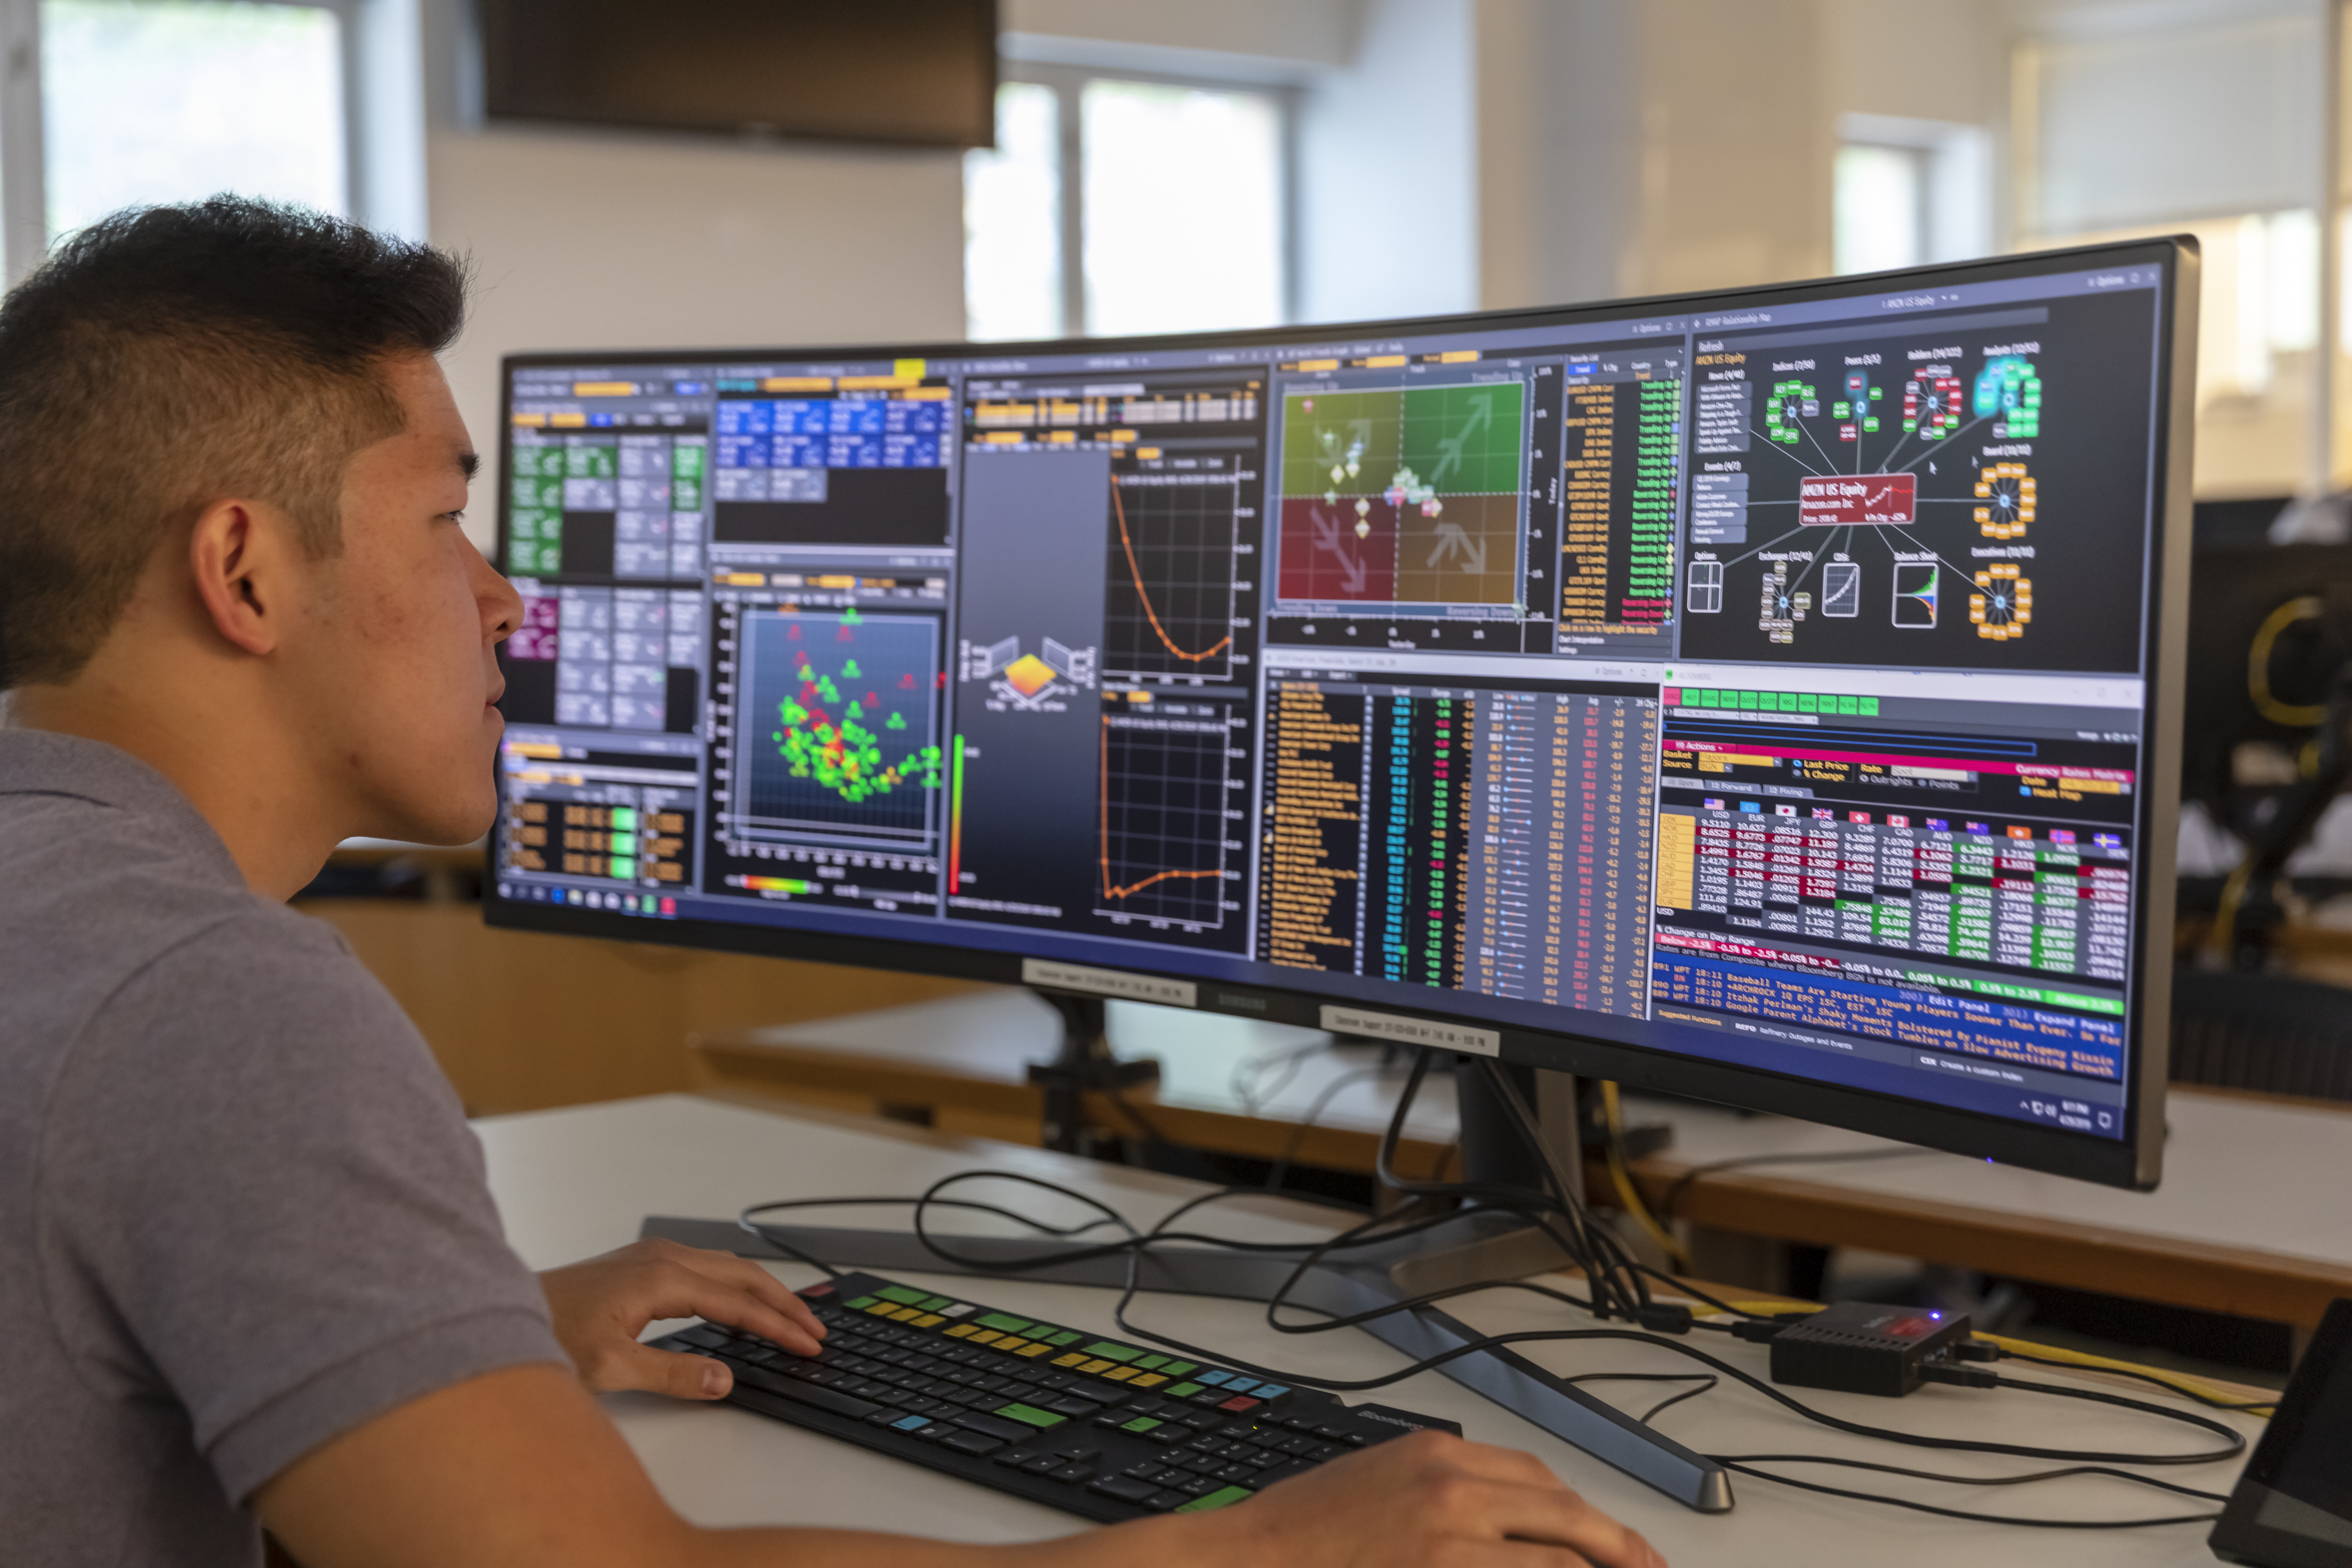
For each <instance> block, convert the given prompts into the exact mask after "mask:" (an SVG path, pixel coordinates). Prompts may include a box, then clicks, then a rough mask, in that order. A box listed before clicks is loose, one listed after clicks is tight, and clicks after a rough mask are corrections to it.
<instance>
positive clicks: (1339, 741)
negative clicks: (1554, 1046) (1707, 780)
mask: <svg viewBox="0 0 2352 1568" xmlns="http://www.w3.org/2000/svg"><path fill="white" fill-rule="evenodd" d="M1657 723H1658V720H1657V710H1656V705H1655V703H1654V701H1650V700H1645V699H1644V698H1642V697H1638V696H1634V695H1630V694H1625V693H1616V692H1609V691H1604V690H1597V689H1596V690H1568V691H1562V690H1560V689H1558V687H1557V685H1556V684H1554V685H1552V686H1547V687H1544V688H1540V689H1538V687H1537V686H1536V684H1535V683H1532V682H1529V683H1527V684H1526V686H1525V687H1524V689H1496V688H1492V687H1482V688H1479V689H1465V688H1445V689H1433V688H1420V687H1367V686H1358V685H1349V684H1340V683H1323V682H1313V681H1292V682H1286V683H1284V684H1282V685H1281V686H1280V688H1279V689H1278V693H1277V698H1276V702H1275V703H1274V705H1273V713H1272V719H1271V722H1270V724H1269V733H1268V735H1267V737H1266V742H1267V747H1268V752H1267V759H1268V761H1267V772H1266V784H1267V800H1266V812H1265V829H1264V839H1263V844H1262V849H1263V854H1262V856H1261V858H1260V866H1261V876H1262V879H1263V885H1262V889H1261V897H1260V910H1261V916H1260V936H1259V951H1260V955H1261V956H1262V957H1264V958H1265V960H1266V961H1268V962H1269V963H1278V964H1285V965H1287V966H1290V967H1293V968H1304V969H1317V970H1324V971H1333V972H1339V973H1357V974H1360V975H1363V976H1365V977H1367V978H1369V979H1377V980H1387V981H1392V982H1397V983H1400V984H1417V985H1426V986H1436V987H1457V988H1461V989H1465V990H1470V991H1475V992H1480V993H1484V994H1490V995H1496V996H1508V997H1514V998H1519V999H1524V1000H1527V1001H1531V1002H1542V1003H1547V1004H1550V1005H1564V1006H1575V1007H1584V1008H1590V1009H1592V1010H1595V1011H1599V1012H1605V1013H1612V1014H1616V1015H1619V1016H1632V1017H1638V1016H1641V1015H1642V1013H1643V1010H1644V1007H1645V1001H1646V980H1647V963H1646V958H1647V949H1648V940H1649V921H1648V914H1647V910H1648V897H1649V865H1650V852H1651V829H1650V828H1649V826H1647V822H1646V814H1645V813H1643V812H1642V811H1641V810H1639V809H1638V805H1639V803H1641V802H1643V801H1644V800H1646V799H1647V798H1648V796H1649V794H1650V792H1651V789H1652V787H1653V783H1654V778H1653V774H1654V763H1653V760H1652V759H1653V758H1654V756H1655V754H1656V742H1657ZM1629 805H1631V806H1633V807H1635V809H1631V810H1628V809H1626V807H1628V806H1629Z"/></svg>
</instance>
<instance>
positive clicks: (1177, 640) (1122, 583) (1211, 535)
mask: <svg viewBox="0 0 2352 1568" xmlns="http://www.w3.org/2000/svg"><path fill="white" fill-rule="evenodd" d="M1240 489H1241V480H1240V478H1239V476H1238V475H1236V474H1234V473H1231V472H1225V473H1199V474H1190V473H1166V474H1159V473H1151V474H1115V475H1114V476H1113V477H1112V479H1111V487H1110V512H1111V539H1110V549H1109V552H1108V553H1109V559H1110V573H1109V577H1108V582H1107V583H1106V584H1105V588H1106V592H1105V595H1104V605H1103V669H1104V672H1105V673H1106V674H1107V675H1109V676H1112V677H1129V678H1139V679H1151V678H1159V677H1171V676H1188V675H1190V676H1201V677H1204V678H1207V679H1217V680H1223V679H1226V678H1228V677H1230V676H1231V675H1232V674H1233V669H1234V658H1233V656H1234V614H1235V611H1236V598H1237V595H1236V593H1235V590H1234V551H1235V548H1236V547H1237V546H1238V545H1239V543H1240V542H1241V541H1240V532H1239V530H1240V526H1241V519H1240V506H1241V497H1240Z"/></svg>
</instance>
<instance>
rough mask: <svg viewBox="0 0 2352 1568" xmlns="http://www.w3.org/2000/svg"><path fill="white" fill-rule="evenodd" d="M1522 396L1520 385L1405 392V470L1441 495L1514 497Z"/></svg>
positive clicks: (1444, 387) (1428, 388)
mask: <svg viewBox="0 0 2352 1568" xmlns="http://www.w3.org/2000/svg"><path fill="white" fill-rule="evenodd" d="M1524 395H1525V389H1524V388H1522V387H1521V386H1520V384H1518V383H1517V382H1516V381H1504V382H1488V383H1486V384H1481V385H1477V386H1432V387H1424V388H1420V389H1416V390H1413V391H1409V392H1407V393H1406V394H1405V395H1404V442H1403V445H1404V466H1405V467H1406V468H1411V469H1412V471H1413V472H1414V473H1416V474H1418V475H1420V476H1421V481H1422V483H1423V484H1425V485H1432V486H1434V487H1435V488H1436V489H1437V492H1438V493H1439V494H1440V495H1477V494H1481V493H1492V492H1494V491H1497V490H1507V491H1513V492H1516V491H1517V489H1518V488H1519V458H1520V453H1521V446H1520V441H1519V412H1520V409H1519V404H1520V399H1521V397H1522V396H1524Z"/></svg>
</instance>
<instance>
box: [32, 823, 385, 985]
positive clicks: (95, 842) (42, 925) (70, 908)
mask: <svg viewBox="0 0 2352 1568" xmlns="http://www.w3.org/2000/svg"><path fill="white" fill-rule="evenodd" d="M0 882H5V883H6V884H7V886H8V887H9V889H10V895H9V897H8V899H7V900H5V901H0V931H5V932H6V933H7V938H8V940H6V941H5V944H0V953H5V957H0V963H6V964H8V965H10V966H12V967H13V966H16V965H19V964H21V965H25V966H26V970H27V973H40V974H43V975H45V976H46V977H47V980H48V981H49V982H50V983H51V984H55V983H57V982H58V981H60V980H62V981H65V982H68V984H69V983H70V982H71V980H72V979H73V978H74V976H75V975H77V974H81V973H105V972H111V973H115V974H117V975H121V974H127V973H133V972H135V971H136V970H137V969H139V968H141V967H143V966H144V965H145V964H146V963H152V962H154V961H156V960H157V959H159V958H163V957H164V956H165V955H167V954H169V953H170V952H172V951H173V949H176V948H179V947H181V946H183V945H184V944H186V943H188V942H191V941H194V940H196V939H199V938H206V939H208V940H209V942H210V943H211V944H212V945H215V946H217V945H220V944H223V943H230V944H234V943H239V942H242V943H249V944H251V945H252V946H253V947H254V948H255V949H256V951H257V952H268V951H270V950H273V949H278V948H286V949H290V950H295V951H300V952H310V953H312V954H318V953H324V952H340V951H341V941H340V939H338V938H337V937H336V935H335V933H334V932H333V931H332V929H331V928H329V927H326V926H324V925H322V924H321V923H320V921H313V920H310V919H308V918H307V917H305V916H302V915H299V914H297V913H295V912H294V911H293V910H289V909H288V908H287V907H286V906H284V905H283V904H278V903H274V902H272V901H271V900H268V899H265V898H262V897H261V896H260V895H258V894H257V893H255V892H253V891H252V890H251V889H248V888H247V887H245V886H244V885H243V884H242V883H240V882H232V881H228V880H225V879H223V878H222V877H221V875H220V873H219V869H218V868H216V867H215V866H212V865H208V864H205V863H204V862H202V861H200V860H197V859H194V858H192V857H190V856H189V855H188V854H187V853H186V852H185V848H184V845H182V844H181V843H180V842H179V841H178V840H177V839H176V838H175V837H174V835H173V833H172V832H170V831H169V830H168V829H167V828H166V827H164V826H162V825H159V824H157V823H155V822H153V821H152V820H151V819H149V818H147V817H145V816H142V815H140V814H139V813H137V812H134V811H129V810H125V809H124V808H122V807H121V806H118V805H111V804H109V803H106V802H102V801H95V800H89V799H86V798H82V797H79V796H72V795H10V796H0Z"/></svg>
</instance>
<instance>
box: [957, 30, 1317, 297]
mask: <svg viewBox="0 0 2352 1568" xmlns="http://www.w3.org/2000/svg"><path fill="white" fill-rule="evenodd" d="M1094 81H1117V82H1142V83H1146V84H1148V85H1150V86H1153V87H1176V88H1189V89H1192V90H1194V91H1196V92H1224V93H1252V94H1255V95H1256V96H1258V97H1260V98H1263V99H1265V100H1269V101H1270V102H1272V103H1273V105H1274V108H1275V114H1276V121H1277V123H1278V125H1279V128H1280V129H1279V131H1278V132H1277V151H1276V169H1275V177H1276V179H1278V180H1279V181H1280V182H1281V186H1282V204H1281V216H1280V219H1279V221H1280V225H1281V233H1280V235H1279V236H1278V237H1277V238H1276V264H1277V265H1278V266H1279V267H1280V268H1282V279H1281V285H1280V298H1281V301H1282V320H1281V321H1279V322H1276V323H1275V324H1276V325H1283V326H1286V325H1288V324H1290V323H1292V322H1295V321H1297V320H1298V300H1299V277H1298V274H1299V267H1298V259H1299V258H1298V100H1299V91H1298V89H1297V88H1295V87H1291V86H1288V85H1285V84H1282V83H1276V82H1264V81H1236V80H1225V79H1217V78H1214V77H1201V76H1188V75H1183V74H1181V73H1177V72H1172V71H1154V70H1129V69H1125V68H1119V69H1108V68H1100V67H1091V66H1068V65H1057V64H1052V63H1048V62H1045V61H1037V60H1012V59H1006V60H1000V62H999V65H998V72H997V82H998V85H1000V86H1002V85H1003V84H1004V83H1007V82H1026V83H1029V84H1031V85H1032V86H1036V87H1042V88H1045V89H1048V90H1050V91H1051V92H1052V93H1053V95H1054V122H1055V148H1056V158H1057V160H1058V163H1059V168H1060V177H1059V180H1058V181H1057V189H1056V193H1055V194H1056V198H1057V201H1058V204H1059V206H1060V218H1061V223H1060V231H1061V232H1060V251H1061V258H1062V334H1063V336H1065V337H1072V338H1082V337H1086V336H1087V335H1088V332H1087V274H1086V243H1087V223H1086V146H1085V142H1086V129H1085V122H1084V118H1083V116H1082V114H1081V112H1080V108H1079V100H1080V99H1081V97H1082V95H1083V94H1084V93H1085V91H1086V88H1087V83H1088V82H1094Z"/></svg>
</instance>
